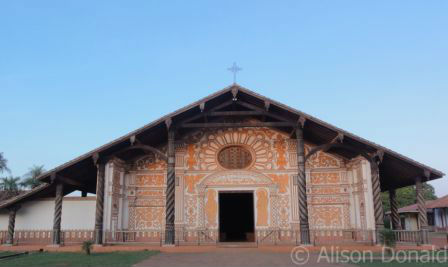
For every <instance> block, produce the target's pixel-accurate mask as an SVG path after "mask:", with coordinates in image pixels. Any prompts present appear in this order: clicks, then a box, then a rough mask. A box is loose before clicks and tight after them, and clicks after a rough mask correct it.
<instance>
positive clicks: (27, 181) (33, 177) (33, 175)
mask: <svg viewBox="0 0 448 267" xmlns="http://www.w3.org/2000/svg"><path fill="white" fill-rule="evenodd" d="M44 172H45V169H44V165H40V166H37V165H34V166H33V167H31V168H29V170H28V172H27V173H26V174H25V176H24V180H23V181H22V182H21V183H20V185H21V186H22V187H24V188H29V189H33V188H35V187H37V186H39V185H40V184H41V181H39V180H38V179H37V178H38V177H39V176H41V175H42V174H43V173H44Z"/></svg>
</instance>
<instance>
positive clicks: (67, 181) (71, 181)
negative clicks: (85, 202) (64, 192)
mask: <svg viewBox="0 0 448 267" xmlns="http://www.w3.org/2000/svg"><path fill="white" fill-rule="evenodd" d="M56 179H57V180H59V181H60V182H63V183H65V184H68V185H73V186H76V187H79V188H85V187H86V185H85V184H83V183H81V182H79V181H77V180H75V179H72V178H68V177H65V176H61V175H59V174H56Z"/></svg>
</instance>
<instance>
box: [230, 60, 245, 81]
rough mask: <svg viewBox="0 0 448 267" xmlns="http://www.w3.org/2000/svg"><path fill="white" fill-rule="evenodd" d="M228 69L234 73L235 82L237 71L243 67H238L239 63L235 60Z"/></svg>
mask: <svg viewBox="0 0 448 267" xmlns="http://www.w3.org/2000/svg"><path fill="white" fill-rule="evenodd" d="M227 70H228V71H230V72H232V73H233V83H234V84H235V83H236V74H237V72H239V71H241V70H243V69H242V68H240V67H238V65H236V62H233V65H232V67H230V68H228V69H227Z"/></svg>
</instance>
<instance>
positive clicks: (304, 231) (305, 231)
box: [296, 127, 310, 244]
mask: <svg viewBox="0 0 448 267" xmlns="http://www.w3.org/2000/svg"><path fill="white" fill-rule="evenodd" d="M296 138H297V167H298V171H299V172H298V181H297V184H298V195H299V220H300V237H301V238H300V242H301V243H302V244H309V243H310V226H309V223H308V203H307V193H306V173H305V141H304V140H303V128H302V127H298V128H297V130H296Z"/></svg>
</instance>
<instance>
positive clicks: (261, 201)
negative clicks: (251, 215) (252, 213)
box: [257, 188, 268, 226]
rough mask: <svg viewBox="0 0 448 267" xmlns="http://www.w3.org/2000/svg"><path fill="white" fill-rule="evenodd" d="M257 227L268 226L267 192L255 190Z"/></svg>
mask: <svg viewBox="0 0 448 267" xmlns="http://www.w3.org/2000/svg"><path fill="white" fill-rule="evenodd" d="M257 226H268V192H267V191H266V189H264V188H260V189H258V190H257Z"/></svg>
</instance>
